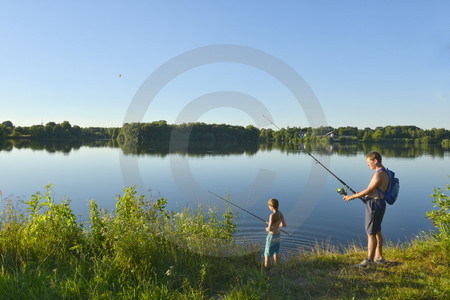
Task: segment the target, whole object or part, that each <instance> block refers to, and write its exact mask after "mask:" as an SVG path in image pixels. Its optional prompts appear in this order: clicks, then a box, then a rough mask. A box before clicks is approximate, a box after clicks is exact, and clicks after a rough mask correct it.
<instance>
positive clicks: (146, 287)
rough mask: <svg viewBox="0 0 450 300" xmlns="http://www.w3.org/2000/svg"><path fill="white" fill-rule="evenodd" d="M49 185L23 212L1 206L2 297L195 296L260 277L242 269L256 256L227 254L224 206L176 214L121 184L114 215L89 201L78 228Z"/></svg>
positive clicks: (229, 230)
mask: <svg viewBox="0 0 450 300" xmlns="http://www.w3.org/2000/svg"><path fill="white" fill-rule="evenodd" d="M51 188H52V187H51V186H47V187H46V192H45V193H43V194H41V193H36V194H35V195H32V196H31V198H30V200H28V201H26V202H25V205H26V208H25V211H19V210H18V209H17V207H15V206H14V204H13V203H12V202H11V201H9V202H8V203H7V205H6V207H5V209H4V211H3V216H2V221H1V231H0V254H1V270H0V271H1V273H0V295H2V296H4V297H7V298H11V299H14V298H17V299H24V298H29V299H33V298H40V299H41V298H80V299H86V298H99V299H101V298H105V299H110V298H132V299H137V298H139V299H141V298H148V299H155V298H159V299H171V298H173V299H179V298H180V297H181V298H186V299H190V298H194V299H199V298H203V297H206V296H207V295H214V294H217V293H220V292H221V291H224V290H228V289H229V288H230V286H232V285H235V279H236V278H252V277H255V276H256V277H258V276H260V274H257V273H256V274H255V272H254V271H251V272H249V274H247V271H246V270H245V269H244V268H242V266H245V265H248V266H251V268H253V269H254V267H255V266H257V265H258V258H257V255H255V254H248V255H247V256H245V257H242V256H238V257H236V256H234V254H235V253H236V252H235V251H236V248H237V245H235V242H234V239H233V234H234V232H235V230H236V223H235V215H234V213H233V212H232V211H231V210H230V209H229V208H227V210H226V212H225V213H224V214H223V215H219V212H218V210H216V209H212V208H210V209H208V210H207V212H206V213H205V211H204V209H202V208H201V207H199V208H198V209H197V210H196V211H191V210H189V209H185V210H184V211H182V212H178V213H175V212H170V211H168V210H166V203H167V200H166V199H164V198H161V199H157V200H155V201H147V200H146V199H145V198H144V197H143V196H142V195H138V194H137V193H136V190H135V188H126V189H125V190H124V193H123V195H122V196H120V197H119V198H118V199H117V204H116V209H115V211H114V212H113V213H107V212H106V211H104V210H101V209H99V208H98V205H97V203H96V202H95V201H91V202H90V205H89V209H90V214H89V216H90V217H89V224H84V225H83V224H80V223H77V221H76V216H75V215H74V214H73V212H72V211H71V209H70V205H69V201H68V200H64V201H62V202H61V203H56V202H55V200H54V199H53V196H52V193H51ZM85 225H87V226H85ZM233 251H234V252H233ZM230 253H232V254H233V255H232V256H230V255H228V257H227V255H226V254H230ZM244 274H245V276H244ZM258 278H259V277H258ZM245 280H247V279H245ZM245 280H244V281H245ZM17 291H20V292H19V293H18V292H17Z"/></svg>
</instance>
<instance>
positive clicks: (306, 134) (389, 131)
mask: <svg viewBox="0 0 450 300" xmlns="http://www.w3.org/2000/svg"><path fill="white" fill-rule="evenodd" d="M2 138H3V139H5V138H47V139H56V140H58V139H61V140H63V139H112V140H117V141H118V142H119V144H130V143H131V144H145V143H168V142H169V141H173V140H176V141H185V140H186V139H188V140H189V142H198V143H215V142H221V143H228V144H241V143H258V142H276V143H309V142H321V143H332V142H392V141H394V142H414V143H419V144H438V143H441V144H442V145H443V146H445V147H449V146H450V130H447V129H444V128H432V129H421V128H418V127H416V126H385V127H376V128H375V129H372V128H368V127H366V128H364V129H359V128H357V127H351V126H345V127H338V128H334V127H331V126H322V127H318V128H312V127H287V128H282V129H280V130H273V129H266V128H263V129H258V128H256V127H254V126H252V125H248V126H246V127H244V126H235V125H227V124H205V123H200V122H196V123H183V124H178V125H175V124H168V123H167V122H166V121H164V120H161V121H155V122H150V123H125V124H124V125H123V126H122V127H113V128H103V127H87V128H82V127H80V126H78V125H71V124H70V123H69V122H68V121H64V122H62V123H55V122H49V123H47V124H46V125H42V124H41V125H33V126H29V127H25V126H14V125H13V123H12V122H11V121H4V122H3V123H1V124H0V139H2Z"/></svg>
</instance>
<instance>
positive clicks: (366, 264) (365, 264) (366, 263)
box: [356, 258, 373, 268]
mask: <svg viewBox="0 0 450 300" xmlns="http://www.w3.org/2000/svg"><path fill="white" fill-rule="evenodd" d="M371 264H373V262H371V261H370V260H368V259H367V258H366V259H364V260H363V261H362V262H361V263H359V264H357V265H356V266H357V267H360V268H365V267H368V266H370V265H371Z"/></svg>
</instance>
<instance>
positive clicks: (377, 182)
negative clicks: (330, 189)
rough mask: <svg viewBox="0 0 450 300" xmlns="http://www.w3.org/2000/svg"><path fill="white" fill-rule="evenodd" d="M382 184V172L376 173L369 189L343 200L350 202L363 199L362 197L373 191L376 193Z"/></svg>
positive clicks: (347, 196)
mask: <svg viewBox="0 0 450 300" xmlns="http://www.w3.org/2000/svg"><path fill="white" fill-rule="evenodd" d="M380 184H381V172H375V174H373V176H372V179H371V180H370V182H369V185H368V186H367V188H365V189H364V190H362V191H361V192H358V193H356V194H353V195H346V196H344V197H343V199H344V200H345V201H350V200H353V199H356V198H361V197H364V196H367V195H369V194H370V193H372V192H373V191H375V190H376V188H377V187H379V186H380Z"/></svg>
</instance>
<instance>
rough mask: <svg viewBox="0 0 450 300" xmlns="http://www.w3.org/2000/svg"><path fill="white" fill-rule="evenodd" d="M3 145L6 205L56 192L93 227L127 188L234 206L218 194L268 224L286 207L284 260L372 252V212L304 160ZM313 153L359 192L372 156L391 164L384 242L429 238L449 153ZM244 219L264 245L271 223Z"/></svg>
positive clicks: (297, 154) (182, 202)
mask: <svg viewBox="0 0 450 300" xmlns="http://www.w3.org/2000/svg"><path fill="white" fill-rule="evenodd" d="M14 143H15V144H12V142H3V143H2V144H0V168H1V172H0V190H1V191H2V193H3V195H2V197H1V198H3V199H5V198H14V199H19V200H26V199H28V198H29V197H30V195H31V194H33V193H35V192H37V191H41V192H43V191H44V186H45V185H47V184H49V183H51V184H53V185H54V188H53V191H54V194H55V197H56V200H57V201H60V200H62V199H65V198H69V199H70V200H71V206H72V208H73V210H74V212H75V213H76V214H77V215H79V216H80V219H81V220H86V219H87V213H88V201H89V200H90V199H95V200H96V201H97V202H98V204H99V206H100V207H102V208H106V209H107V210H108V211H112V210H114V205H115V201H116V196H117V195H119V194H121V193H122V190H123V188H124V187H127V186H132V185H136V186H137V187H138V190H139V192H140V193H142V194H144V195H146V196H147V197H148V199H153V198H156V197H161V196H162V197H165V198H168V200H169V205H168V208H169V209H171V210H180V209H182V208H184V207H186V206H189V207H194V208H196V207H197V205H199V204H202V205H203V206H205V207H207V206H217V207H219V208H220V209H224V208H225V202H224V201H223V200H221V199H219V198H217V197H216V196H214V195H212V194H211V193H209V191H210V192H213V193H216V194H218V195H220V196H222V197H227V196H228V197H229V199H230V200H231V201H232V202H234V203H236V204H237V205H239V206H241V207H243V208H245V209H247V210H249V211H251V212H252V213H254V214H256V215H258V216H260V217H262V218H263V219H266V218H267V216H268V215H269V210H268V208H267V205H266V202H267V199H268V198H270V197H276V198H278V199H279V200H280V210H281V211H282V212H283V213H284V215H285V219H286V221H287V223H288V227H287V228H286V231H288V232H289V233H291V234H292V236H290V237H288V236H286V235H285V236H284V238H283V241H282V242H283V246H282V247H283V249H284V251H288V250H290V251H295V249H297V248H298V247H307V246H310V245H312V244H314V243H315V242H326V243H329V242H331V243H332V244H333V245H335V246H338V247H340V246H345V245H347V244H348V243H351V242H357V243H360V244H362V245H365V243H366V238H365V233H364V229H363V224H364V207H363V205H362V202H361V201H359V200H354V201H351V202H349V203H345V202H343V201H342V200H341V197H340V195H338V194H337V193H336V189H337V188H339V187H342V186H341V184H340V183H339V182H338V181H337V180H336V179H335V178H334V177H333V176H331V175H330V174H329V173H327V172H326V170H325V169H323V168H322V167H321V166H320V165H318V164H316V163H315V162H314V161H313V159H312V158H311V157H309V156H308V155H307V154H306V153H305V152H304V151H301V149H300V151H299V149H298V148H296V147H294V146H290V148H289V149H280V148H276V147H273V148H270V147H265V146H261V147H260V148H259V149H256V148H255V147H245V146H243V147H239V148H228V149H223V148H222V149H220V148H214V147H208V148H204V149H190V151H189V153H186V152H182V151H173V152H171V153H169V152H168V151H167V150H166V151H161V150H157V149H152V148H147V149H140V150H139V151H137V152H139V154H136V153H137V152H136V151H132V150H129V149H121V148H119V147H117V146H115V145H111V143H108V142H96V143H91V144H89V145H86V144H85V145H83V144H79V143H78V144H77V143H75V144H72V145H67V144H64V145H61V144H40V143H36V142H34V143H32V144H30V143H29V142H26V141H14ZM308 150H309V151H311V153H312V154H313V155H314V156H315V157H316V158H317V159H319V160H320V161H321V162H322V163H323V164H325V165H326V166H327V167H328V168H329V169H331V170H332V171H333V172H334V173H335V174H336V175H337V176H339V177H340V178H341V179H342V180H344V181H345V182H346V183H347V184H348V185H349V186H350V187H352V188H353V189H355V190H357V191H359V190H361V189H363V188H365V187H366V186H367V183H368V181H369V179H370V177H371V175H372V173H373V171H371V170H370V169H368V167H367V166H366V163H365V158H364V157H365V154H366V153H367V152H369V151H371V150H376V151H380V152H381V153H382V155H384V159H383V163H384V165H385V166H386V167H388V168H390V169H392V170H394V171H395V172H396V174H397V176H398V177H399V178H400V184H401V190H400V196H399V199H398V200H397V203H396V204H395V205H393V206H388V207H387V211H386V214H385V219H384V221H383V234H384V235H385V238H386V239H387V240H390V241H392V242H403V241H408V240H411V239H412V238H413V237H415V236H416V235H417V234H418V233H419V232H420V231H422V230H429V229H432V228H433V227H432V225H431V222H430V221H428V220H427V219H426V218H425V212H427V211H429V210H431V209H432V208H433V204H432V203H431V201H432V198H430V197H429V195H431V194H432V192H433V188H434V187H441V188H444V187H445V185H446V184H448V183H449V177H448V176H449V175H450V152H449V151H448V150H447V151H444V150H442V149H440V148H439V147H426V148H418V147H413V146H392V145H391V146H387V145H385V146H382V145H366V144H358V145H350V146H339V147H338V146H333V147H331V146H330V147H325V148H321V149H308ZM233 210H235V211H238V212H239V217H238V222H239V229H240V232H239V236H240V237H241V238H243V239H245V240H248V241H251V242H255V243H258V244H261V245H263V243H264V239H265V235H266V234H265V231H264V228H265V224H264V223H263V222H262V221H261V220H258V219H256V218H254V217H253V216H251V215H248V214H246V213H245V212H243V211H239V210H238V209H235V208H233ZM261 247H262V246H261Z"/></svg>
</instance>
